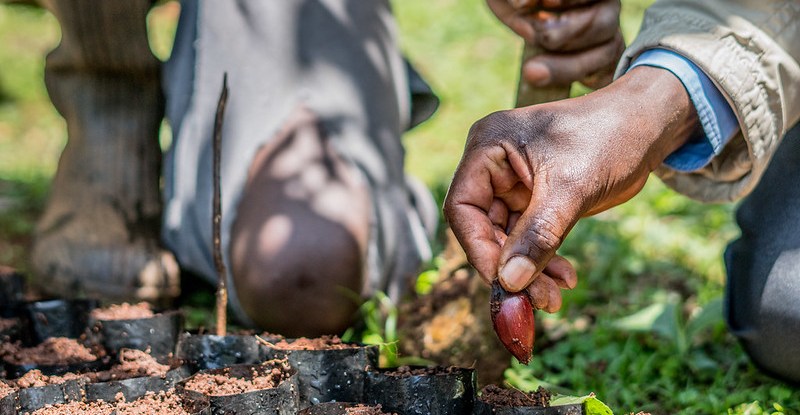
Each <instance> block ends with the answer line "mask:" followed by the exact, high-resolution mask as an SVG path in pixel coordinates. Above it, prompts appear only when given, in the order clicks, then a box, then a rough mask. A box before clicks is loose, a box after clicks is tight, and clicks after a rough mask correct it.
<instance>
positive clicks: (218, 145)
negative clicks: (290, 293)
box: [212, 72, 228, 336]
mask: <svg viewBox="0 0 800 415" xmlns="http://www.w3.org/2000/svg"><path fill="white" fill-rule="evenodd" d="M227 103H228V73H227V72H226V73H225V74H224V75H223V77H222V92H221V93H220V95H219V102H218V103H217V116H216V118H215V119H214V165H213V170H214V178H213V182H214V200H213V210H214V212H213V214H212V218H213V219H212V220H213V224H212V225H213V228H212V229H213V230H212V232H213V238H214V266H215V267H216V268H217V278H219V282H218V284H217V306H216V316H217V327H216V330H217V331H216V333H217V335H218V336H224V335H225V334H226V332H227V322H228V316H227V309H228V273H227V270H226V269H225V261H224V260H223V259H222V237H221V236H220V235H221V232H220V227H221V225H222V203H221V202H220V193H221V190H220V179H219V176H220V174H219V172H220V165H221V164H222V163H221V159H222V123H223V119H224V116H225V106H226V104H227Z"/></svg>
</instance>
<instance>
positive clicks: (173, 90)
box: [162, 0, 438, 324]
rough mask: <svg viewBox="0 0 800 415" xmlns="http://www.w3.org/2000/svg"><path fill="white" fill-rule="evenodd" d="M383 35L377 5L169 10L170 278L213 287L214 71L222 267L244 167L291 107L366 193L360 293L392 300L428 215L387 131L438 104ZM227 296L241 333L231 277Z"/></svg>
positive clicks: (254, 3) (325, 1) (430, 209)
mask: <svg viewBox="0 0 800 415" xmlns="http://www.w3.org/2000/svg"><path fill="white" fill-rule="evenodd" d="M396 31H397V29H396V27H395V23H394V18H393V16H392V14H391V10H390V7H389V2H388V0H376V1H370V2H363V1H360V0H293V1H286V0H280V1H263V0H226V1H216V0H184V1H183V2H182V8H181V17H180V22H179V25H178V30H177V34H176V39H175V45H174V47H173V52H172V56H171V58H170V60H169V62H168V63H167V65H166V66H165V74H164V75H165V77H164V86H165V93H166V97H167V111H166V112H167V118H168V119H169V121H170V123H171V126H172V129H173V143H172V147H171V149H170V151H169V153H168V155H167V158H166V160H165V169H164V170H165V172H164V198H165V211H164V220H163V231H162V239H163V241H164V243H165V244H166V245H167V247H169V248H170V250H172V251H173V252H174V253H175V256H176V257H177V258H178V261H179V262H180V264H181V266H182V267H183V268H185V269H190V270H192V271H194V272H196V273H197V274H199V275H201V276H202V277H204V278H206V279H208V280H209V282H212V283H213V282H214V281H216V275H215V274H216V273H215V269H214V265H213V259H212V258H213V256H212V251H211V246H212V235H211V197H212V182H211V160H212V158H211V156H212V154H211V137H212V132H213V124H214V115H215V110H216V105H217V100H218V97H219V94H220V90H221V86H222V78H223V73H227V75H228V82H229V87H230V96H229V100H228V105H227V110H226V114H225V123H224V129H223V132H222V134H223V138H222V141H223V144H222V146H223V151H222V167H221V170H222V171H221V193H222V194H221V201H222V211H223V216H222V237H221V239H222V245H223V254H224V256H225V257H226V261H227V256H228V253H229V252H228V251H229V249H228V246H229V241H230V229H231V226H232V224H233V223H234V220H235V214H236V208H237V204H238V202H239V200H240V197H241V194H242V192H243V189H244V185H245V182H246V179H247V174H248V168H249V167H250V165H251V163H252V160H253V157H254V155H255V154H256V152H257V151H258V150H259V149H260V148H261V147H262V146H264V145H265V144H267V143H268V142H269V141H270V140H271V139H272V138H274V137H275V135H276V133H277V132H278V131H279V129H280V128H281V127H282V126H283V125H284V123H285V122H286V120H287V119H288V118H289V117H290V116H291V115H292V114H293V112H294V111H296V110H297V109H298V108H299V107H303V108H306V109H308V110H310V111H311V112H312V113H313V114H314V115H315V116H316V117H317V118H318V119H319V120H320V122H321V123H322V125H323V126H324V128H325V130H326V131H327V133H328V136H329V138H330V140H331V143H332V145H333V146H334V148H335V150H336V151H337V152H338V153H339V155H340V156H341V157H342V158H343V159H344V160H346V161H347V162H349V163H351V165H352V166H353V167H354V168H355V170H357V171H358V172H360V174H361V175H362V178H363V180H364V182H365V183H366V184H367V187H368V188H369V191H370V197H371V200H372V207H373V209H372V214H373V215H372V218H370V219H371V232H370V241H369V246H368V247H367V258H366V262H367V269H366V270H365V272H366V274H367V275H366V278H365V286H364V288H363V291H362V294H364V295H370V294H371V293H373V292H375V291H376V290H381V291H384V292H387V293H388V294H390V295H392V294H395V295H398V294H399V293H400V292H401V291H403V287H404V286H405V285H406V284H407V283H408V281H409V280H408V277H411V276H414V275H415V274H416V272H418V267H419V265H420V262H421V260H422V259H423V258H425V257H426V256H427V255H429V253H430V252H429V251H430V247H429V245H428V241H427V240H426V235H429V234H428V233H426V232H427V231H428V230H430V229H432V228H435V220H436V219H437V218H438V216H437V208H436V205H435V203H434V202H433V199H432V197H431V196H430V194H429V193H428V192H427V190H426V189H424V187H423V188H420V187H419V186H417V185H416V184H414V183H410V182H409V180H410V179H409V178H408V177H407V176H406V175H405V172H404V169H403V167H404V155H405V154H404V150H403V146H402V144H401V142H400V135H401V134H402V132H403V131H405V130H406V129H408V128H410V127H412V126H413V125H415V124H416V123H418V122H420V121H421V120H422V119H425V118H427V117H428V116H430V114H431V113H432V112H433V110H434V109H435V108H436V102H437V101H436V99H435V97H434V96H433V94H432V93H431V91H430V89H429V88H428V87H427V85H426V84H425V83H424V82H422V80H421V78H419V76H418V75H417V74H416V73H415V72H414V71H413V69H412V68H411V67H410V65H409V64H408V63H407V62H406V61H405V60H404V59H403V57H402V55H401V54H400V49H399V46H398V44H397V36H396V35H397V33H396ZM423 210H424V211H425V212H423ZM309 251H313V247H309ZM228 269H231V267H230V266H228ZM228 286H229V287H231V289H230V290H229V293H230V304H231V307H232V310H233V312H234V315H235V316H237V317H238V319H239V320H240V322H242V323H243V324H248V320H249V319H248V318H247V316H245V315H244V313H243V311H242V310H241V308H240V306H239V303H238V300H237V295H236V287H235V286H234V284H233V281H232V280H231V279H230V278H229V284H228Z"/></svg>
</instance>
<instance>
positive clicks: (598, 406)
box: [550, 394, 614, 415]
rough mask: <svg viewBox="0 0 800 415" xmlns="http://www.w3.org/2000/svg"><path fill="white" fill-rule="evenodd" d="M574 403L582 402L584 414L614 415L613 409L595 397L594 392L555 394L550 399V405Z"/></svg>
mask: <svg viewBox="0 0 800 415" xmlns="http://www.w3.org/2000/svg"><path fill="white" fill-rule="evenodd" d="M576 404H583V411H584V413H585V414H586V415H614V411H612V410H611V408H609V407H608V406H607V405H606V404H604V403H603V402H602V401H600V399H597V398H596V397H595V396H594V394H589V395H586V396H557V397H554V398H552V399H550V406H559V405H576Z"/></svg>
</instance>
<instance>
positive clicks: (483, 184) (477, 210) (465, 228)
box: [444, 149, 504, 282]
mask: <svg viewBox="0 0 800 415" xmlns="http://www.w3.org/2000/svg"><path fill="white" fill-rule="evenodd" d="M488 151H492V150H491V149H489V150H488ZM494 151H497V150H494ZM491 176H492V174H491V172H490V169H489V168H487V166H486V165H485V164H484V163H482V162H481V161H480V160H476V159H475V157H470V155H467V154H465V158H464V160H462V162H461V163H460V164H459V166H458V168H457V169H456V172H455V175H454V177H453V181H452V183H451V184H450V189H449V190H448V192H447V197H446V198H445V203H444V215H445V218H446V219H447V221H448V223H449V224H450V228H451V229H452V230H453V234H455V236H456V239H458V242H459V243H460V244H461V246H462V247H463V248H464V252H465V253H466V254H467V259H468V260H469V262H470V264H472V266H473V267H475V269H477V270H478V273H480V275H481V277H483V279H484V280H486V281H487V282H491V281H492V280H494V279H495V278H496V277H497V265H498V261H499V258H500V250H501V249H502V245H503V242H504V235H498V234H497V231H498V229H497V227H496V226H495V224H494V223H493V222H492V220H491V218H490V216H489V211H490V209H491V207H492V203H493V202H494V190H493V186H492V177H491Z"/></svg>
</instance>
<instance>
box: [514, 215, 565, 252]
mask: <svg viewBox="0 0 800 415" xmlns="http://www.w3.org/2000/svg"><path fill="white" fill-rule="evenodd" d="M531 225H532V226H531V227H530V228H529V229H528V231H527V232H525V234H524V235H523V238H524V240H525V242H526V245H527V246H528V255H529V256H531V257H534V258H535V257H538V256H540V255H542V254H545V253H548V252H555V251H556V250H557V249H558V247H560V246H561V243H562V241H563V236H562V234H561V232H560V231H559V229H560V227H559V226H557V225H556V223H555V222H554V221H553V220H550V219H548V218H545V217H539V218H537V219H535V220H534V222H533V223H532V224H531ZM536 251H538V252H536ZM537 254H538V255H537Z"/></svg>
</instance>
